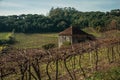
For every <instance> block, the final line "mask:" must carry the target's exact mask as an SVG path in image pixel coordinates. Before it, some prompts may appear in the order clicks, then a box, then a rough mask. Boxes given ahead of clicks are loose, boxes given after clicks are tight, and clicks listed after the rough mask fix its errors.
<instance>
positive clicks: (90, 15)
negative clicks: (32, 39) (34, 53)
mask: <svg viewBox="0 0 120 80" xmlns="http://www.w3.org/2000/svg"><path fill="white" fill-rule="evenodd" d="M71 25H74V26H78V27H80V28H81V29H82V28H86V27H93V28H94V29H96V30H98V31H106V30H110V29H115V28H117V29H119V28H120V9H114V10H111V11H109V12H100V11H91V12H81V11H78V10H76V9H75V8H72V7H65V8H51V10H50V11H49V13H48V14H47V15H42V14H21V15H9V16H0V32H11V31H12V30H15V32H18V33H45V32H47V33H48V32H60V31H62V30H64V29H66V28H68V27H69V26H71Z"/></svg>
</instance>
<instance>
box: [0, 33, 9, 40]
mask: <svg viewBox="0 0 120 80" xmlns="http://www.w3.org/2000/svg"><path fill="white" fill-rule="evenodd" d="M8 34H9V32H2V33H1V32H0V39H6V36H7V35H8Z"/></svg>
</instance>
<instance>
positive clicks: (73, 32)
mask: <svg viewBox="0 0 120 80" xmlns="http://www.w3.org/2000/svg"><path fill="white" fill-rule="evenodd" d="M59 35H68V36H72V35H88V34H87V33H86V32H84V31H82V30H80V28H79V27H73V26H71V27H69V28H67V29H65V30H64V31H62V32H60V33H59Z"/></svg>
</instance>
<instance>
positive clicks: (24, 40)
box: [0, 32, 58, 48]
mask: <svg viewBox="0 0 120 80" xmlns="http://www.w3.org/2000/svg"><path fill="white" fill-rule="evenodd" d="M8 34H9V33H7V32H5V33H0V39H5V38H6V36H7V35H8ZM15 38H16V41H17V43H16V44H14V45H12V46H13V47H16V48H41V46H42V45H44V44H48V43H54V44H55V45H56V46H57V45H58V34H57V33H46V34H39V33H36V34H24V33H15Z"/></svg>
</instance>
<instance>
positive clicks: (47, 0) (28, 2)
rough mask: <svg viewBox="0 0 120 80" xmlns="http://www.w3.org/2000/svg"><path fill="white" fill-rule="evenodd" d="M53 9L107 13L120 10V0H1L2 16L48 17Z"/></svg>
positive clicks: (0, 12)
mask: <svg viewBox="0 0 120 80" xmlns="http://www.w3.org/2000/svg"><path fill="white" fill-rule="evenodd" d="M52 7H54V8H56V7H61V8H63V7H74V8H75V9H77V10H79V11H83V12H86V11H87V12H88V11H104V12H106V11H110V10H112V9H120V0H0V15H1V16H3V15H4V16H5V15H20V14H43V15H47V14H48V13H49V11H50V9H51V8H52Z"/></svg>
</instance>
